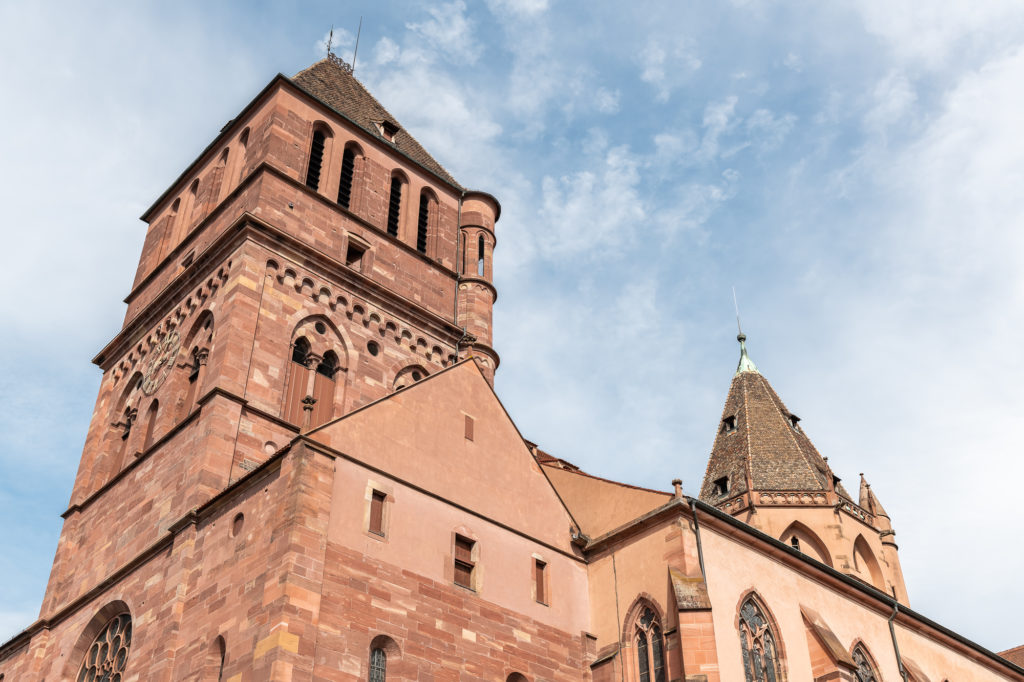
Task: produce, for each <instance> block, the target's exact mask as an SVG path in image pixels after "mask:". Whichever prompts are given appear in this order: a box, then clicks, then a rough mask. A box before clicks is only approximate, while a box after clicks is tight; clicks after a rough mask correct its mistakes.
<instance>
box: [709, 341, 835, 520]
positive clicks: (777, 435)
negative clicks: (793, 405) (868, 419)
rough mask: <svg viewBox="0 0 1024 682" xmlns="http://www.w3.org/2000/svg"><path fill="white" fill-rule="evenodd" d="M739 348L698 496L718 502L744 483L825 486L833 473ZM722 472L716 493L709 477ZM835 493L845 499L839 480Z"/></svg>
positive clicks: (773, 487) (771, 487)
mask: <svg viewBox="0 0 1024 682" xmlns="http://www.w3.org/2000/svg"><path fill="white" fill-rule="evenodd" d="M741 344H742V340H741ZM741 348H742V350H741V359H740V366H739V368H738V369H737V372H736V375H735V376H734V377H733V380H732V385H731V386H730V388H729V396H728V398H726V401H725V408H724V409H723V410H722V421H721V422H719V428H718V435H717V436H716V437H715V444H714V447H713V448H712V450H711V457H710V458H709V459H708V467H707V471H706V472H705V474H704V483H703V485H702V486H701V491H700V499H701V500H703V501H704V502H707V503H709V504H718V503H720V502H722V501H724V500H726V499H729V498H732V497H735V496H736V495H738V494H740V493H743V492H746V491H747V490H748V488H749V487H753V489H754V490H764V491H797V492H826V491H829V490H831V489H832V482H833V474H832V471H831V469H829V467H828V464H827V463H826V462H825V460H824V459H822V457H821V455H820V454H819V453H818V450H817V449H816V448H815V447H814V444H813V443H811V440H810V438H808V437H807V434H805V433H804V431H803V427H802V426H800V425H799V421H797V424H796V426H794V424H793V421H792V418H793V417H794V416H795V415H793V414H792V413H791V412H790V411H789V409H788V408H787V407H786V405H785V404H784V403H783V402H782V400H781V399H780V398H779V396H778V394H777V393H775V389H773V388H772V387H771V384H769V383H768V380H767V379H765V378H764V376H762V375H761V373H760V372H758V371H757V368H756V367H755V366H754V364H753V363H752V362H750V361H749V358H748V357H747V355H746V347H745V346H741ZM730 417H731V418H733V419H734V425H735V428H732V429H728V428H725V427H724V424H725V420H726V419H727V418H730ZM723 476H728V477H729V490H728V492H727V493H726V494H725V495H716V494H715V493H714V482H715V481H716V480H718V479H720V478H722V477H723ZM748 481H749V485H748ZM836 492H837V493H839V494H840V495H842V496H843V497H844V498H846V499H850V496H849V494H848V493H847V492H846V491H845V490H844V489H843V487H842V485H837V486H836ZM851 501H852V500H851Z"/></svg>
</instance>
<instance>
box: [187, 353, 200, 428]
mask: <svg viewBox="0 0 1024 682" xmlns="http://www.w3.org/2000/svg"><path fill="white" fill-rule="evenodd" d="M191 362H192V366H191V367H189V369H188V391H187V392H186V393H185V415H186V416H188V414H189V413H190V412H192V408H193V407H194V406H195V404H196V398H198V397H199V396H198V395H196V394H197V393H198V392H199V370H200V369H201V368H202V363H201V362H200V358H199V347H198V346H196V347H195V348H193V349H192V357H191Z"/></svg>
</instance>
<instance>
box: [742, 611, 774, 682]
mask: <svg viewBox="0 0 1024 682" xmlns="http://www.w3.org/2000/svg"><path fill="white" fill-rule="evenodd" d="M740 646H741V647H742V649H743V672H744V673H745V675H746V682H780V681H781V680H782V676H781V674H780V669H779V654H778V649H777V647H776V644H775V634H774V633H773V632H772V628H771V624H770V623H769V622H768V619H767V617H765V614H764V611H762V610H761V607H760V606H759V605H758V603H757V602H756V601H755V600H754V598H753V597H748V598H747V600H746V601H745V602H743V605H742V606H740Z"/></svg>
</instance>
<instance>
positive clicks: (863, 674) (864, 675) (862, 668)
mask: <svg viewBox="0 0 1024 682" xmlns="http://www.w3.org/2000/svg"><path fill="white" fill-rule="evenodd" d="M853 662H854V664H856V666H857V669H856V670H854V671H853V672H854V674H855V675H856V676H857V682H878V673H876V672H875V666H874V663H873V662H872V660H871V655H870V654H869V653H868V652H867V650H866V649H865V648H864V645H862V644H858V645H857V646H855V647H853Z"/></svg>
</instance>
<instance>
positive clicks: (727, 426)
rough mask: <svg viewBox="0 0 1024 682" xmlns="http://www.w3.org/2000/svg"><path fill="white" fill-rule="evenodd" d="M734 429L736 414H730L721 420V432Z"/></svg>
mask: <svg viewBox="0 0 1024 682" xmlns="http://www.w3.org/2000/svg"><path fill="white" fill-rule="evenodd" d="M735 430H736V415H734V414H731V415H729V416H728V417H726V418H725V419H723V420H722V428H721V429H720V432H721V433H732V432H733V431H735Z"/></svg>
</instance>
